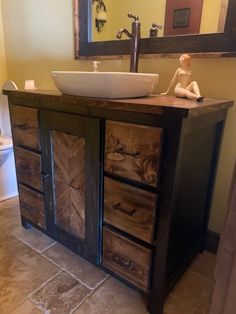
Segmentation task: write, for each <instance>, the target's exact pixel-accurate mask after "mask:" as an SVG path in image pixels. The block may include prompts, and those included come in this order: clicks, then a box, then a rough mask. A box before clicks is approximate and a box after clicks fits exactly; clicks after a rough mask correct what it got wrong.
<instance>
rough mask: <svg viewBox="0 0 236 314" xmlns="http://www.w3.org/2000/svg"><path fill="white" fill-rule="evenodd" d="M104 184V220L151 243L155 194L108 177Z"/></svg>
mask: <svg viewBox="0 0 236 314" xmlns="http://www.w3.org/2000/svg"><path fill="white" fill-rule="evenodd" d="M104 184H105V194H104V220H105V222H107V223H109V224H110V225H112V226H114V227H116V228H119V229H120V230H123V231H125V232H127V233H129V234H131V235H133V236H135V237H137V238H139V239H141V240H144V241H146V242H149V243H151V242H152V238H153V226H154V218H155V207H156V195H155V194H154V193H150V192H147V191H144V190H141V189H137V188H134V187H132V186H129V185H127V184H124V183H120V182H117V181H115V180H113V179H110V178H105V183H104Z"/></svg>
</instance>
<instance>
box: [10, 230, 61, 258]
mask: <svg viewBox="0 0 236 314" xmlns="http://www.w3.org/2000/svg"><path fill="white" fill-rule="evenodd" d="M11 234H12V235H13V236H14V237H15V238H16V239H17V240H19V241H21V242H22V243H24V244H25V245H27V246H29V247H30V248H31V249H32V250H34V251H36V252H37V253H39V254H41V253H42V252H43V251H44V249H43V250H38V249H36V248H35V247H33V246H32V245H31V244H29V243H28V242H26V241H25V240H23V239H21V238H19V237H18V236H17V235H15V234H14V232H11ZM53 244H55V243H53Z"/></svg>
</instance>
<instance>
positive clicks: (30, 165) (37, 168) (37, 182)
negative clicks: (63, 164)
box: [15, 147, 43, 191]
mask: <svg viewBox="0 0 236 314" xmlns="http://www.w3.org/2000/svg"><path fill="white" fill-rule="evenodd" d="M15 159H16V172H17V179H18V181H19V182H21V183H25V184H27V185H29V186H31V187H33V188H35V189H37V190H39V191H43V183H42V165H41V155H39V154H36V153H33V152H30V151H27V150H25V149H23V148H20V147H15Z"/></svg>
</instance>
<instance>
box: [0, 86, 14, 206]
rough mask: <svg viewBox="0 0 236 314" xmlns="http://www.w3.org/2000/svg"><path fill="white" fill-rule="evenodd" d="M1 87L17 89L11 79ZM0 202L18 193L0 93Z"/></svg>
mask: <svg viewBox="0 0 236 314" xmlns="http://www.w3.org/2000/svg"><path fill="white" fill-rule="evenodd" d="M2 89H11V90H13V89H17V86H16V85H15V83H14V82H12V81H7V82H5V83H4V84H3V86H2ZM0 93H1V91H0ZM0 130H1V131H0V202H1V201H3V200H6V199H8V198H11V197H14V196H16V195H18V190H17V183H16V169H15V160H14V153H13V147H12V138H11V124H10V116H9V107H8V100H7V96H5V95H2V94H0Z"/></svg>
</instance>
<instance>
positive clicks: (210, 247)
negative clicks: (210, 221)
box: [205, 230, 220, 254]
mask: <svg viewBox="0 0 236 314" xmlns="http://www.w3.org/2000/svg"><path fill="white" fill-rule="evenodd" d="M219 242H220V234H219V233H217V232H215V231H212V230H208V231H207V235H206V243H205V250H206V251H208V252H210V253H213V254H216V253H217V251H218V247H219Z"/></svg>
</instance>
